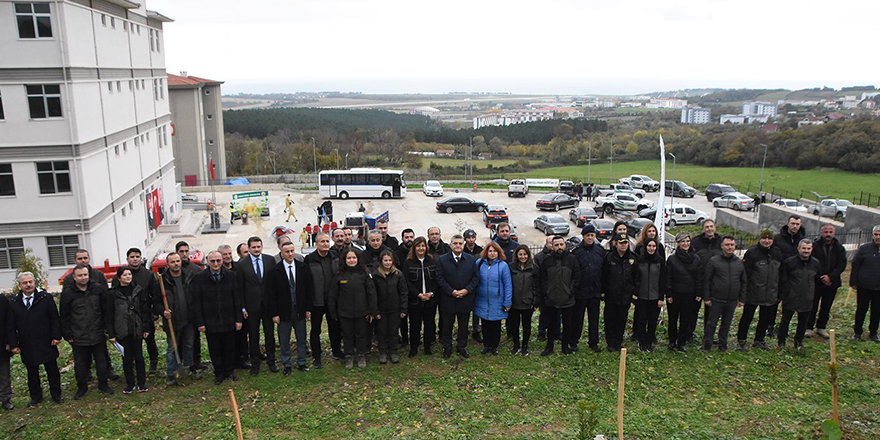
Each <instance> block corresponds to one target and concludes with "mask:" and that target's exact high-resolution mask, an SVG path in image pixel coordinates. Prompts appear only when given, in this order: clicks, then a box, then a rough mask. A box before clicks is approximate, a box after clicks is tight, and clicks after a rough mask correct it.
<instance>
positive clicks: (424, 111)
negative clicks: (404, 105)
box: [410, 107, 440, 117]
mask: <svg viewBox="0 0 880 440" xmlns="http://www.w3.org/2000/svg"><path fill="white" fill-rule="evenodd" d="M410 114H413V115H422V116H428V117H434V116H437V115H439V114H440V110H439V109H436V108H434V107H416V108H413V109H412V110H410Z"/></svg>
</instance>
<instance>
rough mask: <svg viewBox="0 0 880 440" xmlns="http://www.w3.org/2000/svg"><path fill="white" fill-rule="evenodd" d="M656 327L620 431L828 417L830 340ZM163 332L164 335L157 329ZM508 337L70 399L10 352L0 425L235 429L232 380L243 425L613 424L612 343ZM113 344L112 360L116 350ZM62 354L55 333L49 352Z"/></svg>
mask: <svg viewBox="0 0 880 440" xmlns="http://www.w3.org/2000/svg"><path fill="white" fill-rule="evenodd" d="M846 296H847V295H846V292H845V291H841V294H840V295H839V296H838V301H837V302H836V303H835V305H834V307H835V309H834V311H833V312H834V313H833V318H832V321H831V324H830V327H836V328H840V329H846V328H848V327H850V324H851V323H852V310H853V309H854V307H855V305H854V298H852V299H850V302H849V303H846V301H845V300H846ZM736 322H738V318H737V320H735V321H734V327H735V324H736ZM754 325H755V324H754V323H753V324H752V331H754ZM536 326H537V314H536V315H535V319H534V322H533V329H534V328H536ZM628 331H629V327H628ZM665 331H666V329H665V327H663V326H661V327H660V328H659V329H658V337H659V339H660V340H661V343H660V346H659V347H658V349H657V351H655V352H654V353H638V352H637V350H635V346H634V345H635V344H634V343H631V342H629V343H627V344H626V345H627V347H628V348H629V349H630V353H629V354H628V356H627V371H626V378H627V381H626V401H625V405H626V410H625V424H624V426H625V428H624V429H625V433H626V438H628V439H656V438H673V439H703V438H705V439H709V438H712V439H734V438H774V439H777V438H816V432H817V430H818V427H819V425H820V424H821V422H822V421H823V420H824V419H828V418H830V417H831V406H830V402H831V388H830V385H829V384H828V382H827V379H828V370H827V362H828V343H827V341H824V340H821V339H810V340H808V341H807V349H806V350H805V351H803V352H795V351H793V350H791V349H787V350H783V351H779V350H772V351H769V352H761V351H750V352H748V353H739V352H735V351H731V352H727V353H720V352H717V351H713V352H712V353H711V354H709V355H705V354H703V353H701V352H699V351H698V350H693V349H692V350H689V351H688V353H685V354H681V353H670V352H668V351H667V350H666V349H665V347H664V346H663V341H665V339H666V337H665ZM701 333H702V332H701V331H700V330H698V335H699V334H701ZM840 333H841V340H840V341H839V344H838V360H839V363H840V373H839V383H840V405H841V406H840V411H841V420H842V421H843V429H844V432H845V434H846V438H848V439H870V438H878V436H880V425H878V423H877V422H878V420H880V406H878V405H877V399H878V395H880V378H878V375H877V359H878V356H880V344H876V343H872V342H867V341H862V342H854V341H850V340H848V339H846V338H845V337H846V336H847V335H848V334H849V331H848V330H843V331H841V332H840ZM324 336H325V337H326V334H325V335H324ZM159 339H160V341H159V345H160V348H161V347H163V346H164V340H163V338H162V336H161V333H160V337H159ZM324 342H325V343H326V339H325V341H324ZM602 345H603V346H604V343H603V344H602ZM790 345H791V344H789V346H790ZM509 346H510V344H509V342H503V343H502V347H501V354H500V355H499V356H497V357H493V356H484V355H480V354H479V353H478V350H479V348H478V347H476V346H475V345H474V344H473V343H472V344H471V345H470V347H469V348H470V351H471V353H472V356H471V359H469V360H466V361H460V360H458V358H457V357H453V358H452V359H450V360H444V359H442V357H441V356H440V355H439V353H438V352H439V350H435V355H434V356H431V357H426V356H423V355H422V354H420V355H419V356H418V357H416V358H414V359H409V358H406V357H405V356H404V359H403V360H402V362H401V363H400V364H399V365H390V364H389V365H384V366H382V365H379V364H378V362H377V361H376V358H375V355H374V356H371V357H370V358H369V360H368V366H367V368H366V370H364V371H358V370H357V369H355V370H354V371H345V370H344V369H343V368H342V365H341V364H340V363H339V362H334V361H331V360H327V361H326V367H325V368H324V369H322V370H312V372H310V373H308V374H303V373H299V372H296V371H295V372H294V374H292V375H291V376H288V377H285V376H282V375H281V374H272V373H269V372H267V371H266V369H265V368H264V369H263V372H262V373H261V374H260V376H258V377H256V378H254V377H251V376H249V375H248V374H247V372H246V371H243V370H239V376H240V379H239V380H238V381H237V382H225V383H224V384H223V385H222V386H214V385H213V383H212V382H211V379H210V377H209V376H210V375H208V376H206V378H204V379H202V380H201V381H198V382H194V383H193V382H192V381H190V380H189V379H188V378H184V379H182V380H181V383H182V384H183V386H181V387H179V388H174V389H165V385H164V378H163V377H162V376H161V375H160V376H157V377H150V378H149V379H148V381H149V386H150V388H151V390H150V392H149V393H145V394H134V395H128V396H126V395H122V394H121V392H120V391H121V388H122V386H123V385H122V382H121V381H120V382H115V383H113V386H114V388H115V389H116V391H117V393H116V394H115V395H113V396H102V395H99V394H98V393H97V392H95V390H92V391H90V392H89V394H88V395H86V397H85V398H84V399H83V400H80V401H73V400H72V399H71V397H72V394H73V391H74V389H75V385H74V383H73V371H72V369H71V371H69V372H66V373H62V381H63V389H64V395H65V397H66V398H67V399H68V401H67V402H66V403H65V404H63V405H60V406H59V405H55V404H54V403H52V402H51V401H49V400H48V395H47V396H46V400H47V403H44V404H43V405H41V407H39V408H37V409H26V408H25V405H26V403H27V387H26V385H25V372H24V368H23V367H22V365H21V364H20V363H19V360H18V357H16V358H14V360H13V368H12V371H13V378H14V380H13V386H14V392H15V394H14V398H13V402H14V403H15V405H16V409H15V410H13V411H10V412H7V411H3V412H2V413H0V437H2V438H8V439H41V440H47V439H75V438H107V439H109V438H114V439H115V438H119V439H136V440H140V439H144V438H151V439H153V438H156V439H161V438H169V439H195V438H202V439H216V438H234V436H235V428H234V422H233V418H232V415H231V411H230V408H229V401H228V397H227V391H226V390H227V389H228V388H233V389H234V390H235V393H236V398H237V399H238V403H239V405H240V407H241V417H242V422H243V425H244V437H245V438H247V439H257V438H259V439H287V438H293V437H301V438H328V439H337V438H383V439H384V438H413V439H421V438H462V439H466V438H521V439H559V438H574V437H576V435H577V421H578V414H577V402H578V401H579V400H582V399H583V400H585V401H586V402H587V403H595V404H596V405H597V407H598V410H597V417H598V427H597V428H598V431H597V433H603V434H605V435H606V438H609V437H611V436H615V435H616V413H617V412H616V402H617V390H618V388H617V387H618V384H617V377H618V365H619V354H618V353H608V352H602V353H598V354H594V353H592V352H589V350H587V347H586V341H583V340H582V345H581V347H582V349H581V350H580V351H579V352H578V353H576V354H574V355H571V356H562V355H560V354H558V347H557V354H555V355H553V356H550V357H546V358H544V357H540V356H538V353H539V352H540V350H541V348H542V346H541V344H540V343H537V342H534V343H533V344H532V345H531V349H532V353H533V354H532V356H530V357H526V358H523V357H519V356H511V355H509V354H507V350H508V349H509ZM435 348H436V347H435ZM111 355H112V356H113V357H114V363H115V364H116V368H117V370H119V371H120V372H121V367H120V360H119V357H118V355H117V354H116V353H112V354H111ZM205 359H208V356H207V353H206V354H205ZM71 363H72V361H71V359H70V348H69V346H68V345H67V344H66V343H64V344H62V358H61V359H59V364H60V365H61V366H65V365H70V364H71ZM162 364H164V360H163V361H160V370H161V365H162ZM44 387H45V383H44ZM855 422H858V424H857V423H855Z"/></svg>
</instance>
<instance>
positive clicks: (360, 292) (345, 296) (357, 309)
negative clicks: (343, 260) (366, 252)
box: [327, 267, 379, 319]
mask: <svg viewBox="0 0 880 440" xmlns="http://www.w3.org/2000/svg"><path fill="white" fill-rule="evenodd" d="M327 310H328V312H329V313H330V317H331V318H333V319H339V318H364V317H366V316H367V315H371V316H376V315H378V314H379V304H378V299H377V298H376V285H375V284H374V283H373V280H372V279H371V277H370V274H369V273H367V272H364V271H362V270H361V269H360V268H358V267H356V268H350V267H346V268H345V269H344V270H343V271H342V272H341V273H337V274H336V275H334V276H333V284H332V285H331V286H330V296H329V298H328V308H327Z"/></svg>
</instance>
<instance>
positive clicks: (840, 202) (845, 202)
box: [837, 200, 852, 206]
mask: <svg viewBox="0 0 880 440" xmlns="http://www.w3.org/2000/svg"><path fill="white" fill-rule="evenodd" d="M837 204H838V205H840V206H852V203H850V202H849V201H848V200H838V201H837Z"/></svg>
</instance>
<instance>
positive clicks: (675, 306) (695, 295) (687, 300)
mask: <svg viewBox="0 0 880 440" xmlns="http://www.w3.org/2000/svg"><path fill="white" fill-rule="evenodd" d="M675 244H676V246H677V247H676V249H675V252H673V253H672V255H671V256H670V257H669V259H668V260H666V292H667V295H666V303H667V304H668V309H667V310H668V313H669V349H670V350H674V351H680V352H685V351H687V345H688V343H690V342H691V340H692V339H693V337H694V329H695V328H696V327H697V314H698V313H699V312H700V300H701V299H702V296H703V293H702V292H703V289H702V287H703V272H702V271H701V270H700V267H702V262H701V261H700V256H699V255H697V253H696V252H695V251H694V249H693V248H692V247H691V234H689V233H687V232H679V233H678V235H676V236H675Z"/></svg>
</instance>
